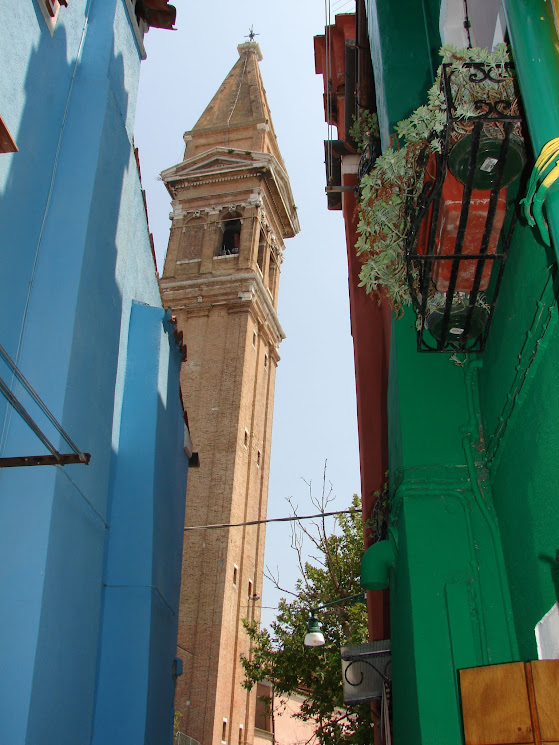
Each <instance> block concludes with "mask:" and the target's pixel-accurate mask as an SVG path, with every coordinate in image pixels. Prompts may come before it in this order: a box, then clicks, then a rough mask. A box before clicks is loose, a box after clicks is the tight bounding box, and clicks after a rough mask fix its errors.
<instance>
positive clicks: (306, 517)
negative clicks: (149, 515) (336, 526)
mask: <svg viewBox="0 0 559 745" xmlns="http://www.w3.org/2000/svg"><path fill="white" fill-rule="evenodd" d="M353 512H361V510H336V511H335V512H319V513H318V514H317V515H293V516H292V517H271V518H269V519H268V520H249V521H248V522H246V523H217V524H215V525H187V526H186V528H185V531H186V530H215V529H216V528H242V527H244V526H245V525H262V523H287V522H293V521H294V520H313V519H316V518H317V517H331V516H332V515H350V514H351V513H353Z"/></svg>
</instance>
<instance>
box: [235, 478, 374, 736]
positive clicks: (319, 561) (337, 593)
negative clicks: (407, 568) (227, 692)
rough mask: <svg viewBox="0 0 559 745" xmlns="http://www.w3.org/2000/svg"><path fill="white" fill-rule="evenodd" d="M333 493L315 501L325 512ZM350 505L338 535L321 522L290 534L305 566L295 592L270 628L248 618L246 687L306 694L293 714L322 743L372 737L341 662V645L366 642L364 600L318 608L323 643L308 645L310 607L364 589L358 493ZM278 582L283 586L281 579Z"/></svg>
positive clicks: (367, 717) (365, 712)
mask: <svg viewBox="0 0 559 745" xmlns="http://www.w3.org/2000/svg"><path fill="white" fill-rule="evenodd" d="M309 488H310V485H309ZM331 491H332V490H331V489H330V493H329V494H328V495H326V497H325V490H324V486H323V494H322V499H321V500H314V499H313V503H314V504H315V506H317V507H320V508H321V512H324V511H325V507H326V506H327V504H328V502H329V501H331V500H330V495H331ZM311 497H312V493H311ZM292 507H293V505H292ZM351 507H352V508H353V509H355V510H356V511H355V512H353V513H351V514H345V515H340V516H339V518H338V523H339V530H338V531H337V532H336V534H334V535H328V534H327V529H326V525H325V522H324V520H323V519H322V520H321V521H319V522H317V523H314V527H313V528H311V529H309V528H307V527H301V528H300V529H299V530H296V529H295V530H294V531H293V533H292V547H293V548H294V549H295V550H296V551H297V552H298V555H299V563H300V566H301V570H302V577H301V579H299V580H298V581H297V584H296V588H295V592H294V593H289V594H290V595H291V599H289V600H287V599H285V598H282V599H281V600H280V602H279V605H278V613H277V616H276V620H275V621H274V622H273V623H272V624H271V631H268V630H267V629H263V630H259V629H258V625H257V624H256V623H253V624H249V623H247V622H245V627H246V628H247V631H248V633H249V636H250V638H251V640H252V650H251V654H250V656H249V657H248V658H244V659H242V664H243V666H244V669H245V677H246V679H245V686H246V687H247V688H248V689H250V688H252V687H253V686H254V685H255V684H256V683H257V682H258V681H260V680H264V679H266V680H269V681H270V682H272V684H273V686H274V692H275V693H276V694H289V693H291V692H294V691H297V692H299V693H300V694H302V695H303V696H304V701H303V704H302V706H301V711H300V714H297V715H296V716H298V717H299V718H300V719H303V720H311V721H314V722H316V728H315V737H316V739H317V741H318V743H319V744H320V745H354V744H355V745H361V744H363V743H371V742H372V741H373V733H372V729H371V713H370V707H369V706H368V705H367V704H362V705H359V706H352V707H351V708H349V707H346V706H345V705H344V702H343V687H342V676H341V663H340V647H341V646H343V645H344V644H358V643H361V642H364V641H367V612H366V607H365V605H364V604H353V605H352V604H351V603H348V604H340V605H335V606H332V607H330V608H326V609H324V610H321V611H320V612H319V613H317V618H318V619H319V620H320V622H321V623H322V631H323V633H324V638H325V640H326V644H325V646H323V647H315V648H309V647H305V646H304V643H303V640H304V637H305V633H306V630H307V621H308V618H309V610H310V609H311V608H315V607H317V606H320V605H323V604H324V603H328V602H331V601H332V600H338V599H339V598H344V597H350V596H351V595H356V594H358V593H360V592H361V591H362V589H361V587H360V584H359V562H360V559H361V556H362V554H363V524H362V520H361V510H360V507H361V502H360V499H359V497H357V496H356V495H354V496H353V500H352V502H351ZM294 511H295V510H294ZM304 538H307V539H308V540H310V541H311V543H312V544H313V545H314V548H315V549H316V552H315V553H316V554H317V555H316V556H313V557H312V559H313V560H314V562H315V563H310V562H304V561H303V559H302V546H303V539H304ZM273 579H274V581H275V584H276V586H277V587H279V576H278V577H277V578H273ZM280 589H282V588H280ZM286 592H287V591H286Z"/></svg>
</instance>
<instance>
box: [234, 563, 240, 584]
mask: <svg viewBox="0 0 559 745" xmlns="http://www.w3.org/2000/svg"><path fill="white" fill-rule="evenodd" d="M238 573H239V567H238V566H237V565H236V564H235V565H234V566H233V586H234V587H237V575H238Z"/></svg>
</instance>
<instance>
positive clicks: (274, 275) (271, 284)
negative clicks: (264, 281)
mask: <svg viewBox="0 0 559 745" xmlns="http://www.w3.org/2000/svg"><path fill="white" fill-rule="evenodd" d="M277 281H278V262H277V259H276V256H275V253H274V252H273V251H272V253H271V255H270V269H269V270H268V289H269V290H270V294H271V295H272V297H273V298H275V297H276V284H277Z"/></svg>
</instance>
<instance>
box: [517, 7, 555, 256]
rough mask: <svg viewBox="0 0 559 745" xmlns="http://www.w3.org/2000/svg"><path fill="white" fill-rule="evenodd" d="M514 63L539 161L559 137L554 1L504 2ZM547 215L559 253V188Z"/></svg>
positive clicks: (551, 196)
mask: <svg viewBox="0 0 559 745" xmlns="http://www.w3.org/2000/svg"><path fill="white" fill-rule="evenodd" d="M504 7H505V13H506V17H507V25H508V31H509V36H510V40H511V46H512V52H513V56H514V63H515V66H516V70H517V73H518V80H519V83H520V90H521V93H522V100H523V102H524V108H525V111H526V118H527V120H528V130H529V132H530V138H531V140H532V145H533V148H534V155H535V157H536V158H537V156H538V155H539V153H540V152H541V149H542V148H543V146H544V145H545V144H546V143H547V142H549V141H550V140H551V139H553V138H554V137H559V99H558V96H557V91H559V49H558V43H559V40H558V37H557V31H556V28H555V23H554V17H553V8H552V4H551V2H546V1H545V0H504ZM546 213H547V221H548V224H549V229H550V233H551V235H552V238H553V246H554V249H555V252H556V254H557V253H558V251H559V189H558V188H557V183H556V184H555V185H553V186H552V187H550V189H549V192H548V194H547V198H546Z"/></svg>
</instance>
